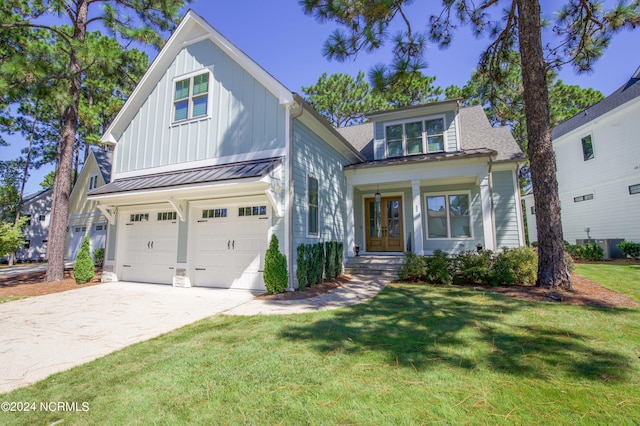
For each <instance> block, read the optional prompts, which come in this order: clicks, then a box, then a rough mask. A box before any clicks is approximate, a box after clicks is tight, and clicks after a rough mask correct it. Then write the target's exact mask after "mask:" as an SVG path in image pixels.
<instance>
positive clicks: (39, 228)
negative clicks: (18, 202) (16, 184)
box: [16, 189, 53, 262]
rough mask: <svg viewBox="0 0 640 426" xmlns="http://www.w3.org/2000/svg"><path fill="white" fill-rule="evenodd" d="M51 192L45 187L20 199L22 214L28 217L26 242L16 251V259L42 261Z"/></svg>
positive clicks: (47, 234)
mask: <svg viewBox="0 0 640 426" xmlns="http://www.w3.org/2000/svg"><path fill="white" fill-rule="evenodd" d="M52 194H53V190H52V189H45V190H44V191H40V192H38V193H36V194H32V195H27V196H26V197H24V200H23V201H22V214H23V215H25V216H28V217H29V222H27V225H26V226H25V228H24V238H25V241H26V243H25V245H24V246H23V247H22V248H21V249H19V250H18V251H17V252H16V259H17V260H19V261H21V262H22V261H25V260H26V261H42V260H45V259H46V257H47V239H48V237H49V223H50V221H51V198H52Z"/></svg>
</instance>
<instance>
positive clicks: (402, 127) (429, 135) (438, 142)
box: [385, 118, 444, 158]
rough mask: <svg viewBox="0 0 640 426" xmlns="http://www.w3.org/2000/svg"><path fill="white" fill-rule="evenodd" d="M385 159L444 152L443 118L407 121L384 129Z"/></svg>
mask: <svg viewBox="0 0 640 426" xmlns="http://www.w3.org/2000/svg"><path fill="white" fill-rule="evenodd" d="M385 139H386V143H387V157H388V158H392V157H402V156H405V155H415V154H424V153H432V152H442V151H444V118H435V119H431V120H420V121H407V122H404V123H397V124H391V125H388V126H386V127H385Z"/></svg>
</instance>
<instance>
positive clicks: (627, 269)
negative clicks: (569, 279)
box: [576, 263, 640, 303]
mask: <svg viewBox="0 0 640 426" xmlns="http://www.w3.org/2000/svg"><path fill="white" fill-rule="evenodd" d="M576 273H578V274H580V275H582V276H583V277H586V278H589V279H590V280H592V281H595V282H597V283H598V284H600V285H601V286H603V287H606V288H608V289H609V290H613V291H615V292H618V293H621V294H624V295H625V296H628V297H630V298H632V299H634V300H635V301H637V302H639V303H640V265H607V264H596V263H583V264H576Z"/></svg>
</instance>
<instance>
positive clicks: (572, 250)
mask: <svg viewBox="0 0 640 426" xmlns="http://www.w3.org/2000/svg"><path fill="white" fill-rule="evenodd" d="M565 248H566V250H567V252H568V253H569V254H570V255H571V257H572V258H574V259H575V260H592V261H598V260H602V259H604V250H603V249H602V247H600V246H599V245H598V244H596V243H585V244H579V245H573V244H565Z"/></svg>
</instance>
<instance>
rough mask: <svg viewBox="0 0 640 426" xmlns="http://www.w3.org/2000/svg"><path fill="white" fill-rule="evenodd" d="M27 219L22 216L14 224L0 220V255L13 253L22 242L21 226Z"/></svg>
mask: <svg viewBox="0 0 640 426" xmlns="http://www.w3.org/2000/svg"><path fill="white" fill-rule="evenodd" d="M27 219H28V218H27V217H22V218H21V219H19V220H18V223H16V224H14V223H9V222H0V257H2V256H6V255H8V254H11V253H13V252H14V251H16V250H18V249H19V248H20V246H22V245H23V244H24V235H23V234H22V227H23V226H24V224H25V222H26V221H27Z"/></svg>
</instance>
